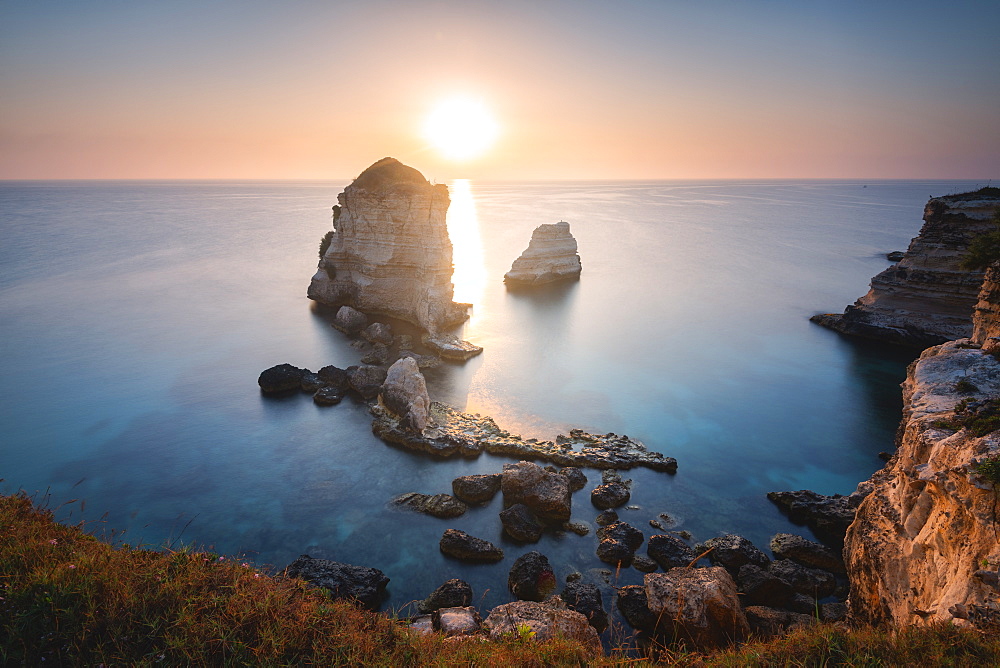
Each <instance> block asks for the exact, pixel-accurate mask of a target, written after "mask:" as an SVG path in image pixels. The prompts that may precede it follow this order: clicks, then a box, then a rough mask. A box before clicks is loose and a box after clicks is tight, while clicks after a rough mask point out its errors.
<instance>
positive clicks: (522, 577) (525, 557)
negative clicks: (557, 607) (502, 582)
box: [507, 550, 556, 601]
mask: <svg viewBox="0 0 1000 668" xmlns="http://www.w3.org/2000/svg"><path fill="white" fill-rule="evenodd" d="M555 588H556V574H555V572H554V571H553V570H552V566H551V564H549V560H548V558H547V557H546V556H545V555H544V554H542V553H541V552H536V551H534V550H532V551H531V552H526V553H524V554H522V555H521V556H520V557H518V558H517V560H516V561H515V562H514V565H513V566H511V567H510V573H509V574H508V575H507V589H508V590H509V591H510V593H511V594H513V595H514V598H516V599H518V600H521V601H544V600H545V599H546V598H548V597H549V594H551V593H552V592H553V591H555Z"/></svg>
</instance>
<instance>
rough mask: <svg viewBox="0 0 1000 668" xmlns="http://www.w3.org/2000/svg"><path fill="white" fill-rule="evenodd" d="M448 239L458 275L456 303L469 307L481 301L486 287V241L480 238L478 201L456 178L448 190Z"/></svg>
mask: <svg viewBox="0 0 1000 668" xmlns="http://www.w3.org/2000/svg"><path fill="white" fill-rule="evenodd" d="M448 190H449V192H450V194H451V206H450V207H448V236H449V237H451V245H452V263H453V264H454V267H455V273H454V274H453V275H452V278H451V281H452V283H454V285H455V301H457V302H465V303H469V304H477V303H481V302H482V295H483V289H484V288H485V287H486V267H485V266H483V241H482V239H481V238H480V236H479V219H478V218H477V217H476V202H475V200H474V199H473V198H472V187H471V186H470V185H469V181H468V179H455V180H454V181H452V182H451V185H450V186H449V188H448Z"/></svg>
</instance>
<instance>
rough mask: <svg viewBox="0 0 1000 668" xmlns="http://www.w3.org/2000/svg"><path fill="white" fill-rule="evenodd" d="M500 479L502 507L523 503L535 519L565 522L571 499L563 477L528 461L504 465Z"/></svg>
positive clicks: (568, 513) (567, 518)
mask: <svg viewBox="0 0 1000 668" xmlns="http://www.w3.org/2000/svg"><path fill="white" fill-rule="evenodd" d="M501 476H502V477H501V480H500V489H501V490H502V491H503V496H504V504H505V505H513V504H515V503H523V504H524V505H526V506H527V507H528V508H530V509H531V510H532V512H534V513H535V515H537V516H538V518H539V519H542V520H546V521H550V522H565V521H567V520H569V518H570V513H571V508H572V500H571V496H570V494H571V493H570V489H569V480H568V478H567V477H566V476H563V475H559V474H558V473H550V472H548V471H546V470H545V469H543V468H542V467H541V466H538V465H537V464H532V463H531V462H518V463H517V464H504V467H503V473H502V474H501Z"/></svg>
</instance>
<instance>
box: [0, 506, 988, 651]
mask: <svg viewBox="0 0 1000 668" xmlns="http://www.w3.org/2000/svg"><path fill="white" fill-rule="evenodd" d="M652 659H656V660H657V661H658V662H659V664H658V665H675V666H908V665H935V666H972V665H998V664H1000V640H998V639H997V635H996V634H995V633H994V634H992V635H985V634H982V633H979V632H976V631H969V630H961V629H957V628H954V627H952V626H950V625H942V626H934V627H923V628H919V629H916V628H910V629H903V630H901V631H899V632H898V633H891V632H886V631H884V630H877V629H853V630H851V629H848V628H846V627H843V626H834V625H816V626H814V627H812V628H809V629H804V630H800V631H795V632H793V633H791V634H790V635H788V636H786V637H784V638H780V639H777V640H773V641H770V642H754V643H748V644H745V645H743V646H742V647H740V648H738V649H735V650H731V651H729V652H724V653H719V654H715V655H701V654H697V653H690V652H685V651H683V649H678V648H676V647H659V648H657V649H656V650H650V651H648V652H647V653H646V655H645V656H643V657H634V656H631V657H630V656H628V655H626V654H625V653H624V652H621V651H618V652H613V653H612V655H611V656H607V657H597V658H592V659H588V658H587V656H586V654H585V652H584V651H583V649H582V648H581V647H579V646H578V645H576V644H575V643H573V642H571V641H569V640H565V639H555V640H550V641H546V642H537V641H536V640H534V639H533V638H532V637H530V636H527V635H526V634H518V635H513V634H512V636H511V637H509V638H506V639H503V640H500V641H494V642H484V641H482V640H481V639H480V638H472V639H469V640H465V641H457V642H456V641H455V640H454V639H445V638H443V637H441V636H439V635H433V636H416V635H413V634H411V633H409V632H408V631H407V630H406V629H405V628H404V627H403V626H402V625H401V624H400V623H399V622H397V621H396V620H393V619H391V618H390V617H388V616H386V615H382V614H377V613H371V612H367V611H365V610H362V609H360V608H358V607H356V606H354V605H352V604H350V603H348V602H344V601H333V600H331V599H330V598H329V597H328V596H326V595H325V594H324V593H323V592H322V591H319V590H315V589H310V588H308V587H307V586H306V585H305V583H304V582H302V581H301V580H296V579H290V578H285V577H280V576H279V577H270V576H267V575H264V574H261V573H259V572H257V571H256V570H254V569H253V568H251V567H249V566H248V565H245V564H243V563H240V562H239V561H238V560H232V559H229V558H225V557H219V556H217V555H215V554H212V553H208V552H200V551H197V550H193V549H181V550H159V551H157V550H146V549H135V548H130V547H128V546H119V547H114V546H112V545H109V544H107V543H105V542H102V541H100V540H98V539H96V538H94V537H93V536H91V535H89V534H87V533H86V532H85V531H83V528H82V527H80V526H66V525H62V524H58V523H56V522H55V521H54V520H53V514H52V512H51V511H49V510H46V509H43V508H38V507H37V506H36V505H35V504H34V503H33V502H32V500H31V499H30V498H28V497H27V496H25V495H24V494H16V495H12V496H0V664H2V665H33V666H36V665H60V666H62V665H70V666H73V665H100V664H103V665H107V666H116V665H129V666H132V665H136V666H154V665H167V666H177V665H185V666H186V665H265V666H281V665H310V664H320V665H330V666H473V665H474V666H539V667H541V666H580V665H591V666H632V665H653V661H652Z"/></svg>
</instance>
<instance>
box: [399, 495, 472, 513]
mask: <svg viewBox="0 0 1000 668" xmlns="http://www.w3.org/2000/svg"><path fill="white" fill-rule="evenodd" d="M392 503H393V505H396V506H404V507H406V508H409V509H411V510H415V511H417V512H418V513H424V514H425V515H432V516H434V517H440V518H441V519H452V518H455V517H459V516H461V515H464V514H465V511H466V510H468V509H469V507H468V506H467V505H465V504H464V503H462V502H461V501H459V500H458V499H456V498H455V497H453V496H451V495H450V494H434V495H433V496H430V495H428V494H420V493H419V492H407V493H406V494H400V495H399V496H397V497H396V498H394V499H393V500H392Z"/></svg>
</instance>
